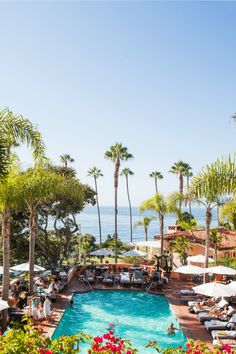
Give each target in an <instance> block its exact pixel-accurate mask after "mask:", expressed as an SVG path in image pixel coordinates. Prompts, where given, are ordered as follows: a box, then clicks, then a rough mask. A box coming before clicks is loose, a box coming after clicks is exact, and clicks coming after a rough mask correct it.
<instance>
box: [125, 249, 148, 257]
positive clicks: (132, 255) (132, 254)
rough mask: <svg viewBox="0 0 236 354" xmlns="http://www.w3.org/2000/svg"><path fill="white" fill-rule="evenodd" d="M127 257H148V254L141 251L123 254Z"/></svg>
mask: <svg viewBox="0 0 236 354" xmlns="http://www.w3.org/2000/svg"><path fill="white" fill-rule="evenodd" d="M123 256H125V257H146V256H147V253H146V252H142V251H139V250H130V251H128V252H125V253H123Z"/></svg>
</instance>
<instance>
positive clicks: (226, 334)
mask: <svg viewBox="0 0 236 354" xmlns="http://www.w3.org/2000/svg"><path fill="white" fill-rule="evenodd" d="M211 335H212V338H213V339H216V338H224V339H236V331H212V332H211Z"/></svg>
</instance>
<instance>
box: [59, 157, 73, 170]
mask: <svg viewBox="0 0 236 354" xmlns="http://www.w3.org/2000/svg"><path fill="white" fill-rule="evenodd" d="M60 161H61V163H62V164H63V165H64V167H68V163H72V162H75V160H74V159H73V158H72V157H71V156H70V155H69V154H63V155H61V156H60Z"/></svg>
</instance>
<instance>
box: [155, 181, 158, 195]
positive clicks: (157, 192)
mask: <svg viewBox="0 0 236 354" xmlns="http://www.w3.org/2000/svg"><path fill="white" fill-rule="evenodd" d="M155 188H156V193H158V188H157V178H155Z"/></svg>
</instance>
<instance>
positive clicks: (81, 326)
mask: <svg viewBox="0 0 236 354" xmlns="http://www.w3.org/2000/svg"><path fill="white" fill-rule="evenodd" d="M73 301H74V304H73V307H68V308H67V310H66V311H65V313H64V315H63V317H62V319H61V321H60V323H59V325H58V327H57V328H56V330H55V332H54V335H53V339H55V338H58V337H60V336H62V335H64V334H66V335H72V334H75V333H79V332H81V331H83V332H85V333H88V334H91V335H93V336H97V335H102V334H104V333H106V332H107V330H108V327H109V324H110V323H114V324H116V327H115V329H114V332H115V335H117V336H120V337H122V338H123V339H130V340H131V341H132V346H133V347H134V348H137V349H138V350H139V352H140V353H145V354H146V353H147V354H149V353H153V349H150V350H148V349H145V350H144V347H145V344H146V343H147V342H148V341H153V340H156V341H157V343H158V344H159V345H160V346H161V347H162V348H168V347H171V346H172V347H176V346H179V345H184V343H185V342H186V337H185V336H184V334H183V332H182V331H176V334H175V335H169V336H168V335H167V331H166V330H167V327H168V326H169V324H170V323H171V322H173V323H174V326H175V327H177V328H179V325H178V322H177V321H176V319H175V317H174V315H173V314H172V312H171V310H170V307H169V303H168V301H167V299H166V297H165V296H164V295H153V294H147V293H144V292H141V291H129V290H127V291H122V290H103V291H101V290H100V291H99V290H98V291H92V292H89V293H85V294H75V295H74V296H73ZM82 353H87V351H86V348H85V347H84V349H83V350H82Z"/></svg>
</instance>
